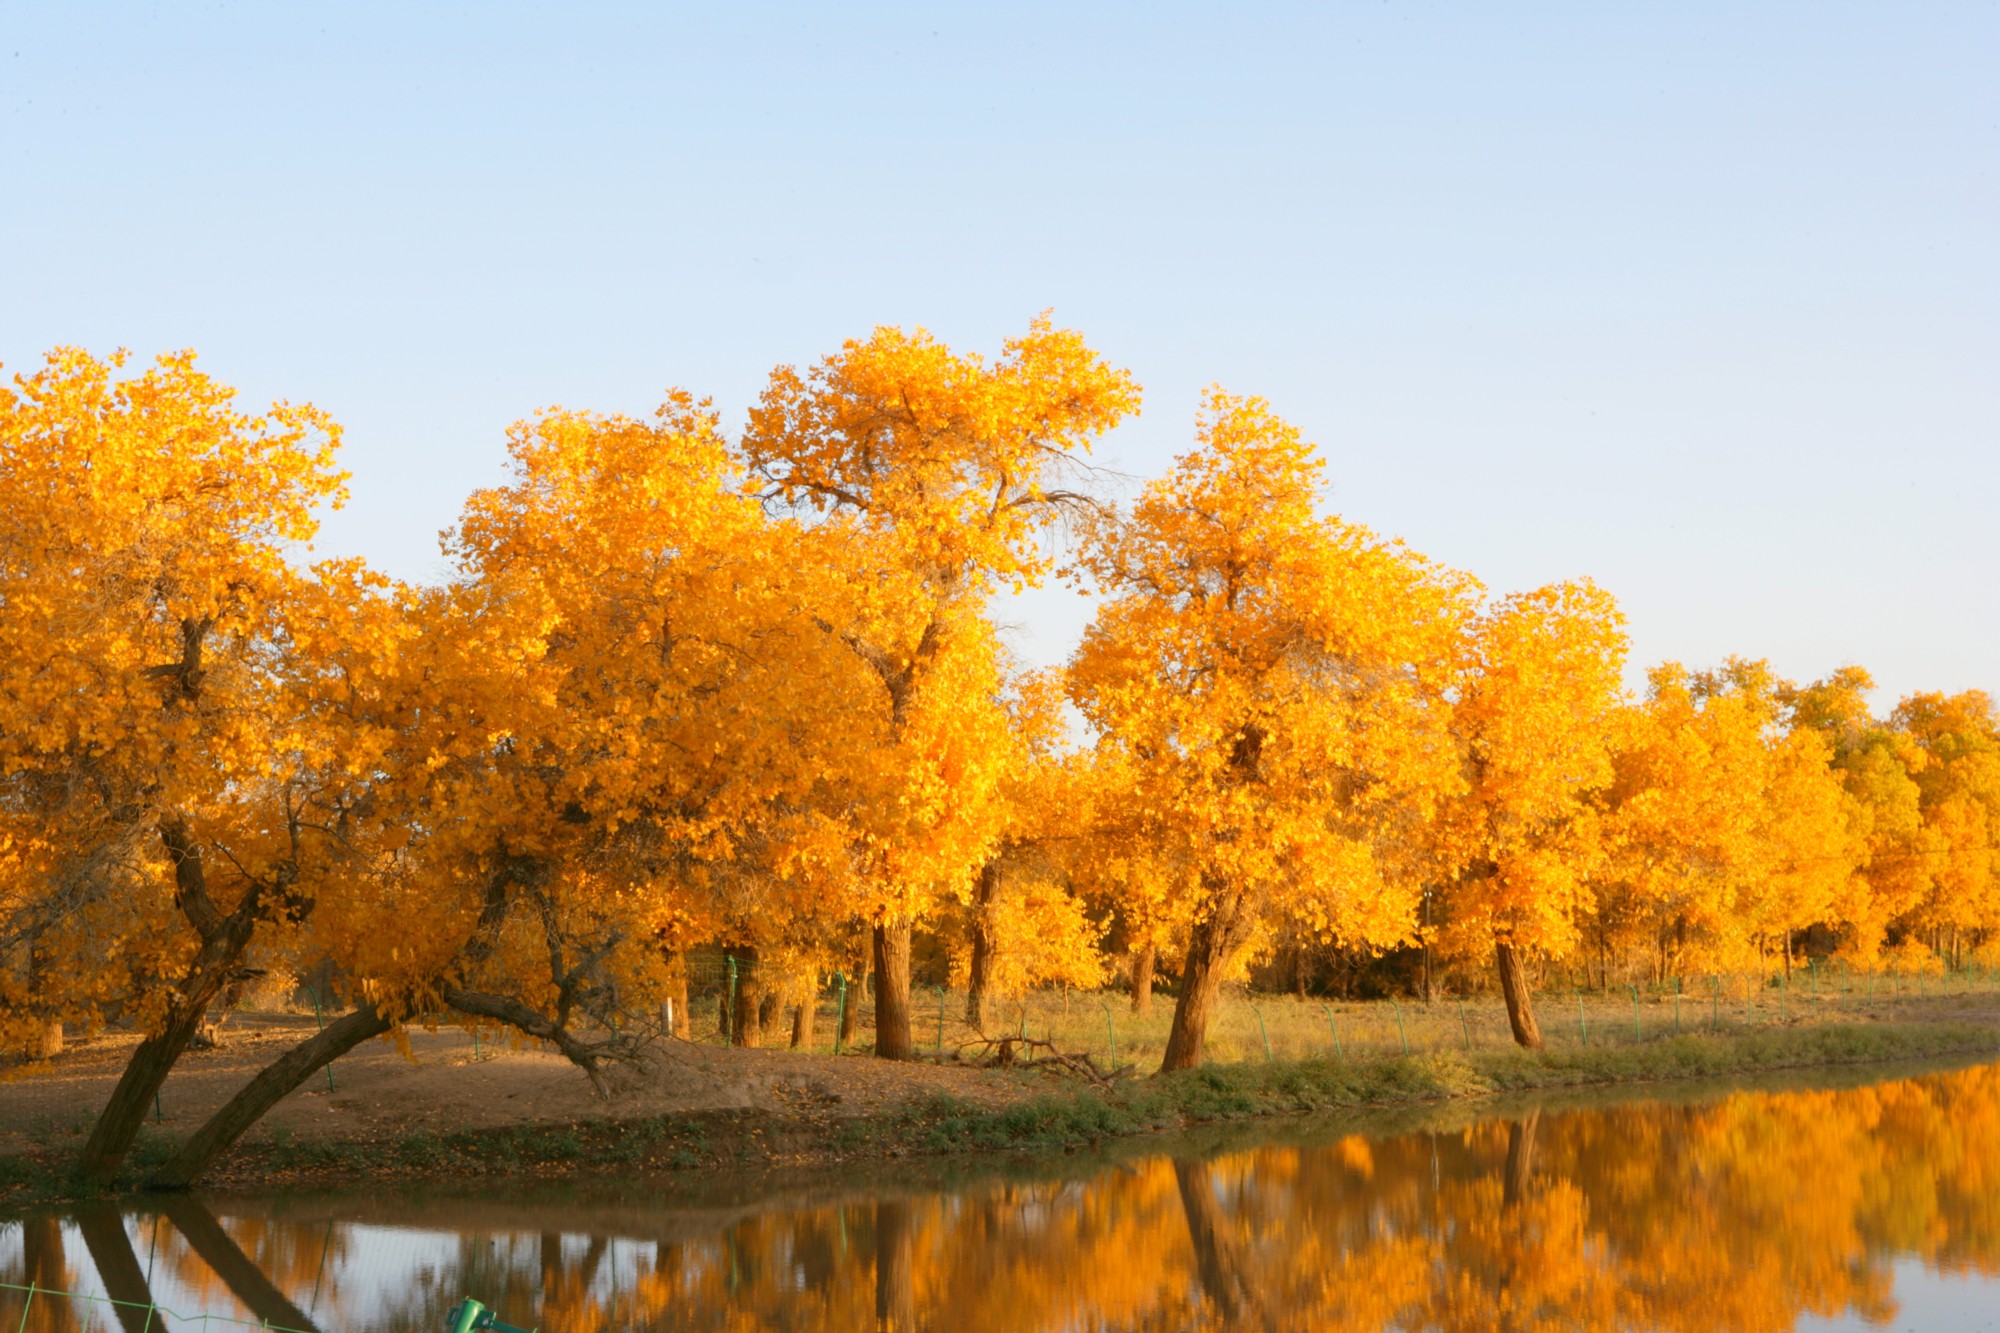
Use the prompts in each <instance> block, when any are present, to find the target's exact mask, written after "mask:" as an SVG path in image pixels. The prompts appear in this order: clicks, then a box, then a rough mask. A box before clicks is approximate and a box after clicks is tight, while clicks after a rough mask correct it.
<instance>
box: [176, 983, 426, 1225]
mask: <svg viewBox="0 0 2000 1333" xmlns="http://www.w3.org/2000/svg"><path fill="white" fill-rule="evenodd" d="M391 1026H392V1025H391V1024H390V1022H389V1020H388V1019H387V1018H384V1017H383V1016H382V1015H381V1014H380V1013H379V1012H377V1011H376V1009H375V1006H374V1005H372V1004H364V1005H363V1006H361V1008H359V1009H356V1010H355V1011H354V1012H353V1013H351V1014H343V1015H342V1016H341V1017H339V1018H336V1019H335V1020H334V1021H333V1022H332V1023H330V1024H328V1025H327V1027H326V1028H325V1029H324V1030H323V1031H321V1032H318V1033H315V1034H314V1035H313V1036H312V1037H311V1038H309V1039H308V1040H306V1041H302V1042H300V1043H299V1044H298V1045H296V1046H294V1047H292V1049H291V1050H289V1051H286V1052H285V1053H284V1054H283V1055H281V1056H279V1057H278V1058H277V1059H276V1060H274V1061H272V1062H271V1063H270V1064H268V1065H266V1066H265V1067H264V1070H263V1072H262V1073H260V1074H258V1075H257V1077H255V1078H253V1079H251V1080H250V1082H248V1083H247V1084H245V1085H244V1086H243V1089H242V1090H241V1091H240V1092H238V1093H237V1094H236V1095H235V1096H234V1097H232V1098H230V1099H229V1103H228V1105H226V1106H224V1107H223V1108H222V1109H221V1110H219V1111H217V1112H216V1113H215V1114H214V1115H212V1116H210V1117H209V1118H208V1123H206V1124H204V1125H203V1126H202V1127H201V1128H200V1129H198V1130H196V1131H195V1132H194V1133H193V1134H191V1135H189V1136H188V1138H187V1141H186V1142H184V1143H182V1144H181V1146H180V1147H179V1148H178V1149H177V1150H176V1151H175V1152H174V1155H173V1156H172V1157H170V1158H168V1159H167V1162H166V1165H164V1166H162V1167H161V1168H160V1169H159V1170H158V1171H155V1172H154V1173H153V1174H152V1176H151V1177H149V1178H148V1179H147V1181H146V1187H147V1188H148V1189H169V1190H173V1189H186V1188H188V1187H189V1186H190V1185H192V1184H194V1182H195V1181H197V1180H199V1179H201V1177H202V1176H203V1175H204V1174H205V1173H206V1172H207V1171H208V1169H209V1168H210V1167H211V1166H214V1165H215V1161H216V1159H217V1158H218V1157H220V1156H222V1154H224V1153H226V1152H228V1151H229V1150H230V1148H232V1147H233V1146H235V1144H236V1141H237V1140H238V1139H240V1138H242V1137H243V1135H244V1133H245V1132H247V1131H248V1130H249V1128H250V1127H251V1126H252V1125H254V1124H256V1123H257V1122H258V1121H259V1120H261V1119H263V1118H264V1116H265V1114H266V1113H268V1112H269V1111H270V1109H271V1108H272V1107H274V1106H276V1105H277V1104H278V1103H279V1102H281V1101H283V1100H284V1099H285V1098H286V1097H288V1096H290V1095H291V1094H292V1093H293V1092H294V1091H296V1090H297V1088H298V1087H299V1085H300V1084H302V1083H304V1082H305V1081H306V1080H307V1079H309V1078H311V1077H312V1076H313V1075H314V1074H316V1073H318V1072H319V1071H320V1070H322V1069H324V1068H326V1066H327V1065H329V1064H331V1063H332V1062H333V1061H335V1060H337V1059H339V1058H340V1057H341V1056H343V1055H345V1054H346V1053H347V1052H349V1051H351V1050H353V1049H354V1048H355V1047H356V1046H359V1045H360V1044H361V1043H362V1042H364V1041H367V1040H368V1039H369V1038H370V1037H379V1036H381V1035H382V1034H383V1033H384V1032H387V1031H388V1030H389V1028H390V1027H391Z"/></svg>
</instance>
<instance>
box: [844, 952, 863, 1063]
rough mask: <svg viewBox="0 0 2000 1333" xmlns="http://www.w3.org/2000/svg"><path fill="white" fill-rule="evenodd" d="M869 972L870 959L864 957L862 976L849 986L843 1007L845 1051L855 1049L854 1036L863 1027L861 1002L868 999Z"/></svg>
mask: <svg viewBox="0 0 2000 1333" xmlns="http://www.w3.org/2000/svg"><path fill="white" fill-rule="evenodd" d="M869 970H870V969H869V963H868V959H867V958H866V957H863V958H862V960H861V971H860V974H859V975H858V976H857V977H855V978H854V980H853V982H852V984H850V985H849V986H848V988H847V992H846V994H847V999H846V1002H845V1003H844V1004H843V1005H842V1006H841V1010H840V1045H841V1048H842V1049H843V1050H845V1049H850V1048H852V1047H853V1045H854V1034H855V1032H856V1030H858V1029H859V1028H860V1026H861V1002H862V1001H863V1000H865V999H867V998H868V975H869Z"/></svg>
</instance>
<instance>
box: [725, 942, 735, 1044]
mask: <svg viewBox="0 0 2000 1333" xmlns="http://www.w3.org/2000/svg"><path fill="white" fill-rule="evenodd" d="M722 961H723V962H725V963H727V964H729V981H728V983H727V985H726V987H725V989H724V990H723V992H722V1044H723V1045H724V1046H734V1045H735V1044H736V955H735V954H729V953H726V954H724V955H722Z"/></svg>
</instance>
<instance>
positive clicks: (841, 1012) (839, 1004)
mask: <svg viewBox="0 0 2000 1333" xmlns="http://www.w3.org/2000/svg"><path fill="white" fill-rule="evenodd" d="M833 982H834V985H835V986H837V987H838V988H839V998H838V999H837V1001H836V1003H835V1008H834V1013H833V1053H834V1054H835V1055H839V1054H840V1030H841V1029H842V1028H844V1027H846V1026H847V973H845V972H836V973H834V974H833Z"/></svg>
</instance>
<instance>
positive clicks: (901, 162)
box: [0, 0, 2000, 704]
mask: <svg viewBox="0 0 2000 1333" xmlns="http://www.w3.org/2000/svg"><path fill="white" fill-rule="evenodd" d="M1996 171H2000V6H1996V5H1995V4H1992V3H1986V4H1959V5H1952V4H1876V5H1840V4H1830V3H1810V4H1797V5H1776V4H1771V5H1757V4H1750V5H1744V4H1733V3H1732V4H1720V3H1718V4H1713V5H1703V4H1692V3H1675V4H1664V3H1663V4H1650V5H1647V4H1618V5H1602V4H1596V5H1583V4H1577V5H1554V4H1543V5H1531V4H1509V5H1491V4H1470V3H1468V4H1463V5H1419V4H1406V3H1401V2H1400V0H1398V2H1396V3H1387V4H1384V3H1371V4H1349V5H1335V4H1329V5H1317V6H1296V7H1291V6H1251V5H1233V6H1228V7H1222V6H1188V5H1168V4H1147V5H1137V4H1135V5H1129V6H1108V5H1107V6H1080V5H1029V4H1020V3H1015V4H1008V5H987V6H980V7H976V8H975V7H955V6H944V5H928V6H904V7H896V6H854V5H832V4H814V5H801V6H772V5H730V6H724V5H720V4H716V5H712V6H706V7H702V8H676V7H670V6H666V5H645V6H631V7H615V6H593V5H562V6H558V5H540V6H511V5H500V4H476V5H475V4H468V5H456V6H446V5H410V4H394V5H369V4H359V3H341V4H337V5H335V4H326V5H317V6H315V5H305V4H283V5H281V4H264V5H254V4H253V5H213V4H210V5H138V4H129V5H89V4H67V3H66V4H55V3H49V4H22V3H19V0H0V360H4V361H5V362H6V363H7V365H8V367H9V369H10V371H12V370H20V369H23V368H26V367H28V366H30V365H32V364H33V363H34V362H35V361H36V360H37V359H38V358H39V355H40V353H41V351H42V350H43V349H45V348H46V347H48V346H50V345H52V344H55V343H61V342H72V343H81V344H83V345H85V346H88V347H90V348H92V349H93V350H98V351H105V350H109V349H110V348H112V347H115V346H119V345H124V346H128V347H130V348H132V349H134V350H135V351H136V352H139V353H141V354H143V355H147V356H150V355H151V354H152V353H154V352H157V351H159V350H161V349H165V348H174V347H182V346H193V347H196V348H198V349H199V350H200V351H201V353H202V357H203V361H204V364H205V365H206V367H207V368H208V369H209V370H210V371H211V372H212V373H215V374H217V375H219V376H221V377H222V378H224V379H226V380H229V381H230V382H232V383H234V384H236V385H238V386H239V387H240V388H241V389H242V390H243V391H244V392H245V394H246V395H247V396H248V397H249V398H251V399H253V400H256V401H263V400H268V399H270V398H273V397H291V398H295V399H311V400H312V401H315V402H317V403H319V404H320V405H321V406H323V407H325V408H327V409H329V410H330V411H332V412H333V413H334V414H335V415H336V416H337V417H338V418H339V419H340V420H341V421H342V422H343V423H344V424H345V426H346V427H347V450H346V461H347V465H348V466H349V467H350V468H351V469H352V470H353V472H354V481H353V492H354V498H353V502H352V504H351V505H350V507H349V508H348V509H347V510H346V511H345V512H344V513H343V514H340V515H338V516H336V517H335V518H334V519H333V520H332V521H331V522H330V523H329V524H328V527H327V530H326V535H325V540H324V541H323V542H322V544H321V545H322V549H324V550H329V551H335V552H340V553H348V552H355V553H361V554H365V555H367V556H368V557H370V558H371V559H373V560H375V561H376V562H377V563H379V564H380V565H381V566H382V567H384V568H386V569H387V570H389V571H390V572H392V573H395V574H398V575H401V576H404V577H410V578H422V577H426V576H429V575H434V574H436V573H437V572H439V571H440V569H441V563H440V560H439V557H438V556H437V553H436V531H437V529H439V528H441V527H443V526H445V525H446V524H448V523H449V522H451V520H452V518H453V516H454V514H455V513H456V511H457V508H458V505H459V502H460V501H461V500H462V498H463V497H464V495H465V494H466V492H467V491H468V490H470V489H471V488H473V487H474V486H477V485H481V484H485V483H488V482H490V481H492V480H494V479H495V478H497V477H498V475H499V465H500V460H501V457H502V454H501V439H502V432H503V430H504V428H505V426H506V425H507V423H508V422H509V421H511V420H513V419H515V418H517V417H520V416H522V415H525V414H527V413H528V412H530V411H531V410H533V409H534V408H536V407H538V406H542V405H546V404H552V403H560V404H563V405H565V406H570V407H585V408H594V409H599V410H604V411H625V412H632V413H643V412H646V411H649V410H650V409H651V407H652V406H653V405H654V404H655V403H657V401H658V400H659V398H660V394H661V390H662V389H664V388H665V387H666V386H668V385H673V384H679V385H685V386H687V387H689V388H691V389H695V390H697V391H699V392H703V393H708V394H713V395H714V396H715V397H716V398H717V400H718V402H719V403H721V404H722V405H723V406H724V408H725V409H726V410H727V412H728V414H729V416H730V418H731V419H732V420H739V419H740V417H741V412H742V409H743V407H744V406H745V405H746V404H747V403H748V402H749V401H751V399H752V398H753V397H754V396H755V394H756V392H757V390H758V388H759V387H760V385H761V384H762V381H763V379H764V376H765V374H766V373H767V372H768V370H769V369H770V367H771V366H772V365H773V364H775V363H778V362H781V361H796V362H805V361H810V360H812V359H814V358H816V357H818V356H820V355H822V354H824V353H825V352H827V351H830V350H832V349H833V348H834V347H836V346H837V345H838V343H839V342H840V340H841V339H842V338H844V337H848V336H852V335H858V334H863V333H865V332H866V331H867V330H868V329H869V328H870V327H871V326H872V325H874V324H877V323H901V324H919V323H920V324H924V325H926V326H928V327H929V328H931V329H932V330H934V331H935V332H937V333H938V334H939V335H941V336H943V337H945V338H946V339H948V340H950V341H952V342H953V343H955V344H959V345H963V346H966V347H972V348H980V349H987V350H990V349H993V348H995V347H996V346H997V345H998V343H999V341H1000V340H1001V339H1002V338H1003V337H1004V336H1006V335H1007V334H1009V333H1011V332H1014V331H1016V330H1018V329H1020V328H1021V327H1023V326H1024V325H1025V323H1026V321H1027V320H1028V319H1029V317H1030V316H1032V315H1033V314H1034V313H1035V312H1036V311H1038V310H1041V309H1043V308H1045V307H1053V308H1054V311H1055V314H1056V317H1057V319H1058V320H1059V321H1060V322H1062V323H1065V324H1070V325H1074V326H1076V327H1078V328H1081V329H1083V330H1084V331H1085V332H1086V334H1087V335H1088V336H1089V337H1090V338H1091V340H1092V341H1093V343H1094V344H1095V345H1097V346H1098V347H1099V348H1101V349H1102V350H1103V351H1104V352H1105V353H1106V354H1107V355H1108V356H1110V357H1111V358H1113V359H1114V360H1115V361H1117V362H1119V363H1121V364H1124V365H1127V366H1129V367H1131V368H1132V369H1133V371H1134V372H1135V373H1136V375H1137V376H1138V378H1139V380H1140V382H1141V383H1142V384H1143V385H1144V386H1145V388H1146V408H1145V413H1144V415H1143V417H1141V418H1140V419H1139V420H1137V421H1135V422H1133V423H1131V424H1130V425H1128V426H1127V427H1125V428H1122V429H1121V430H1120V431H1119V432H1118V433H1117V435H1116V436H1115V437H1114V438H1113V439H1112V440H1111V441H1110V442H1109V445H1108V447H1107V449H1106V451H1105V457H1106V458H1107V460H1108V461H1109V462H1111V463H1112V464H1113V465H1114V466H1117V467H1119V468H1122V469H1124V470H1125V471H1128V472H1131V473H1134V474H1138V475H1151V474H1154V473H1157V472H1158V471H1160V470H1161V469H1162V468H1163V467H1164V466H1165V465H1166V463H1167V461H1168V459H1169V458H1170V457H1171V456H1172V455H1173V454H1174V453H1175V452H1177V451H1178V450H1180V449H1181V448H1183V447H1185V444H1186V442H1187V439H1188V436H1189V427H1190V421H1191V417H1192V413H1193V409H1194V405H1195V401H1196V396H1197V394H1198V392H1199V390H1200V388H1201V386H1202V385H1203V384H1205V383H1207V382H1209V381H1211V380H1215V381H1220V382H1221V383H1223V384H1224V385H1226V386H1228V387H1229V388H1231V389H1234V390H1238V391H1243V392H1255V393H1261V394H1263V395H1265V396H1267V397H1269V398H1270V399H1271V400H1272V401H1273V403H1274V404H1275V405H1276V406H1277V407H1278V409H1279V410H1280V411H1281V412H1283V413H1284V414H1286V415H1287V416H1289V417H1290V418H1291V419H1293V420H1294V421H1296V422H1297V423H1299V424H1300V425H1301V426H1302V427H1303V428H1304V429H1305V430H1306V431H1307V433H1308V434H1309V435H1310V436H1311V437H1312V438H1314V439H1316V440H1318V441H1320V442H1321V443H1322V445H1323V446H1324V447H1325V449H1326V452H1327V455H1328V457H1329V459H1330V462H1331V474H1332V478H1333V482H1334V486H1333V492H1332V495H1331V497H1330V499H1331V503H1332V505H1333V506H1334V507H1335V508H1337V509H1338V510H1340V511H1341V512H1342V513H1344V514H1346V515H1348V516H1349V517H1351V518H1354V519H1357V520H1359V521H1362V522H1365V523H1368V524H1370V525H1371V526H1373V527H1375V528H1377V529H1379V530H1381V531H1383V532H1385V533H1391V534H1395V535H1399V536H1402V537H1404V538H1406V539H1408V540H1409V541H1410V542H1411V543H1412V544H1413V545H1415V546H1416V547H1417V548H1418V549H1420V550H1423V551H1426V552H1428V553H1429V554H1431V555H1433V556H1435V557H1437V558H1439V559H1441V560H1444V561H1447V562H1449V563H1451V564H1454V565H1457V566H1460V567H1463V568H1466V569H1469V570H1471V571H1472V572H1474V573H1475V574H1477V575H1478V576H1479V577H1480V578H1482V579H1483V580H1484V581H1485V582H1486V583H1487V584H1488V585H1489V586H1490V587H1492V588H1494V589H1495V590H1506V589H1511V588H1518V587H1525V586H1531V585H1533V584H1537V583H1540V582H1544V581H1546V580H1549V579H1554V578H1560V577H1565V576H1569V575H1574V574H1588V575H1591V576H1592V577H1594V578H1596V579H1597V580H1598V581H1599V582H1601V583H1603V584H1604V585H1605V586H1607V587H1608V588H1610V589H1611V590H1612V591H1613V592H1614V593H1616V594H1617V595H1618V597H1619V598H1620V599H1621V601H1622V603H1623V605H1624V607H1625V609H1626V612H1627V614H1628V615H1629V616H1630V618H1631V629H1632V636H1633V641H1634V653H1635V659H1636V662H1637V663H1638V664H1640V665H1643V664H1645V663H1648V662H1653V661H1657V660H1660V659H1662V658H1668V657H1673V658H1678V659H1681V660H1684V661H1687V662H1689V663H1690V664H1697V665H1700V664H1709V663H1712V662H1714V661H1716V660H1718V659H1720V658H1721V657H1722V656H1723V655H1724V654H1726V653H1730V652H1739V653H1744V654H1748V655H1753V656H1768V657H1770V658H1771V659H1773V661H1774V662H1775V663H1776V665H1777V666H1778V668H1779V669H1780V670H1781V671H1783V672H1785V673H1787V674H1790V675H1794V676H1798V677H1810V676H1816V675H1820V674H1823V673H1824V672H1826V671H1829V670H1831V669H1832V668H1834V667H1836V666H1838V665H1840V664H1841V663H1843V662H1848V661H1859V662H1861V663H1863V664H1864V665H1866V666H1868V667H1869V668H1871V669H1872V670H1873V671H1874V672H1875V673H1876V675H1877V678H1878V680H1879V681H1880V682H1881V684H1882V686H1883V690H1882V702H1883V703H1885V704H1886V703H1888V702H1893V699H1894V698H1895V697H1896V696H1897V695H1899V694H1902V693H1904V692H1907V691H1911V690H1916V689H1928V688H1936V689H1948V690H1956V689H1964V688H1968V687H1975V686H1976V687H1980V688H1986V689H1991V690H1996V691H2000V628H1996V614H2000V596H1996V576H2000V525H1996V524H1995V523H1994V521H1993V518H1992V512H1993V506H1994V499H1995V493H1996V483H2000V461H1996V445H2000V243H1996V238H2000V175H1996ZM1085 613H1086V608H1083V607H1081V606H1080V605H1078V604H1077V603H1076V601H1075V599H1074V598H1070V597H1067V596H1064V595H1061V594H1053V595H1043V596H1040V597H1036V598H1032V599H1030V600H1029V601H1027V602H1025V603H1023V604H1021V605H1019V606H1017V607H1015V608H1014V609H1013V610H1012V611H1011V612H1010V615H1011V617H1012V618H1013V619H1014V620H1015V621H1017V622H1018V623H1019V624H1020V625H1021V627H1022V628H1021V631H1020V636H1019V642H1020V644H1021V646H1022V648H1023V650H1024V652H1025V653H1026V654H1027V655H1028V656H1030V657H1031V658H1035V659H1038V660H1050V659H1055V658H1059V657H1061V656H1062V655H1063V654H1064V653H1066V652H1067V649H1068V646H1069V644H1070V642H1071V641H1072V640H1073V639H1074V636H1075V634H1076V632H1077V630H1078V628H1079V627H1080V625H1081V623H1082V618H1083V616H1084V614H1085Z"/></svg>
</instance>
